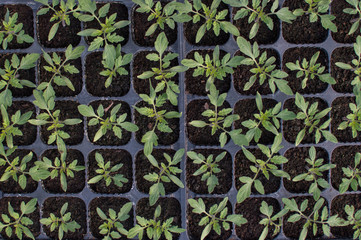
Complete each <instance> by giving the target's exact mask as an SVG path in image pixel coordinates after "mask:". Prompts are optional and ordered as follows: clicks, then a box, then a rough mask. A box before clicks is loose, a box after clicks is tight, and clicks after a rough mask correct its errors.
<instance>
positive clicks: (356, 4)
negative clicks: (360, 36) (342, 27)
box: [343, 0, 361, 35]
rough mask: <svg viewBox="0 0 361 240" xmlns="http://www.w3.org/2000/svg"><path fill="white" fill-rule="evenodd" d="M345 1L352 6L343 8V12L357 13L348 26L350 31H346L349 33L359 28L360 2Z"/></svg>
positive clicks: (360, 17) (356, 0) (355, 0)
mask: <svg viewBox="0 0 361 240" xmlns="http://www.w3.org/2000/svg"><path fill="white" fill-rule="evenodd" d="M346 2H347V3H348V4H350V5H351V6H352V7H353V8H345V9H343V12H344V13H347V14H351V15H354V14H358V17H357V18H356V19H352V21H351V22H352V26H351V28H350V31H349V32H348V34H349V35H351V34H353V33H354V32H356V30H357V29H358V28H359V26H360V20H361V9H360V8H361V2H360V1H358V0H346Z"/></svg>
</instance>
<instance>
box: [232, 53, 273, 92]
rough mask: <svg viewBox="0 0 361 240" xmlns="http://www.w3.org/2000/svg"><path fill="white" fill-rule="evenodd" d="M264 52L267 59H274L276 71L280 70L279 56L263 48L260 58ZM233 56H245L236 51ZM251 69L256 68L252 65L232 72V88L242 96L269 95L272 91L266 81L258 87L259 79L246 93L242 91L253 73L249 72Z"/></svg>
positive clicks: (239, 67) (241, 66)
mask: <svg viewBox="0 0 361 240" xmlns="http://www.w3.org/2000/svg"><path fill="white" fill-rule="evenodd" d="M264 51H266V52H267V57H268V58H270V57H275V58H276V61H275V62H274V65H276V69H280V56H279V54H278V52H277V51H276V50H275V49H271V48H263V49H262V48H261V49H260V56H261V55H262V53H263V52H264ZM234 55H235V56H245V55H243V54H242V53H241V52H240V51H237V52H236V53H235V54H234ZM252 68H256V66H255V65H252V66H247V65H240V66H238V67H237V68H236V69H235V70H234V73H233V84H234V88H235V89H236V90H237V91H238V92H239V93H240V94H242V95H256V93H257V92H259V93H260V94H261V95H267V94H271V93H272V91H271V89H270V88H269V85H268V81H267V80H265V82H264V83H263V84H262V85H260V84H259V77H258V78H257V80H256V81H255V83H254V84H253V85H252V87H251V88H250V89H249V90H247V91H245V90H244V86H245V85H246V83H247V82H248V81H249V79H250V78H251V76H252V75H253V73H251V72H250V70H251V69H252Z"/></svg>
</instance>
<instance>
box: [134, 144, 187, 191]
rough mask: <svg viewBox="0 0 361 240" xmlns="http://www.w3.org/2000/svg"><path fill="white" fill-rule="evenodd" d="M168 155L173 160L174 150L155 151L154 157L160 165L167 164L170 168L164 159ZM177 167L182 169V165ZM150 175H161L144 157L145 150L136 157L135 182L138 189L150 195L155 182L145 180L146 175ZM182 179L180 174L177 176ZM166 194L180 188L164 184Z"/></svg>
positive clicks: (171, 184)
mask: <svg viewBox="0 0 361 240" xmlns="http://www.w3.org/2000/svg"><path fill="white" fill-rule="evenodd" d="M164 153H166V154H168V155H169V156H170V157H171V158H173V157H174V154H175V151H174V150H173V149H153V152H152V156H153V157H154V158H155V159H156V160H157V161H158V163H159V165H160V163H164V164H166V166H168V162H167V160H166V159H165V158H164V156H163V154H164ZM177 167H178V168H180V163H178V164H177ZM150 173H158V174H159V173H160V170H159V169H158V168H156V167H154V166H153V165H152V164H151V163H150V162H149V160H148V158H147V157H146V156H145V155H144V153H143V150H141V151H139V152H138V153H137V155H136V156H135V181H136V183H137V189H138V190H139V191H140V192H143V193H147V194H148V193H149V189H150V187H151V186H152V185H153V184H154V182H149V181H147V180H145V179H144V176H145V175H148V174H150ZM176 176H177V177H178V178H180V174H177V175H176ZM163 185H164V188H165V193H166V194H169V193H173V192H175V191H177V190H178V189H179V187H178V186H177V185H176V184H174V183H173V182H168V183H167V182H163Z"/></svg>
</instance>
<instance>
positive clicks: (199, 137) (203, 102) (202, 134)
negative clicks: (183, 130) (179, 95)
mask: <svg viewBox="0 0 361 240" xmlns="http://www.w3.org/2000/svg"><path fill="white" fill-rule="evenodd" d="M229 107H230V105H229V103H228V102H227V101H225V102H224V103H223V105H222V106H221V107H219V108H218V110H222V109H224V108H229ZM207 109H212V110H214V106H213V105H212V104H211V103H210V101H209V100H208V99H197V100H193V101H191V102H190V103H188V106H187V110H186V111H187V116H186V122H187V125H186V127H187V137H188V139H189V141H191V142H192V143H193V144H196V145H219V135H220V134H221V131H220V130H218V131H217V132H216V133H215V134H214V135H212V129H211V127H210V126H205V127H203V128H199V127H194V126H192V125H190V124H189V123H190V122H191V121H193V120H201V121H205V122H206V123H208V122H209V121H208V119H209V118H208V117H204V116H202V115H201V114H202V113H203V112H204V111H205V110H207ZM229 130H230V128H229Z"/></svg>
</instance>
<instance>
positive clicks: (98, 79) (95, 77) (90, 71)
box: [85, 52, 130, 97]
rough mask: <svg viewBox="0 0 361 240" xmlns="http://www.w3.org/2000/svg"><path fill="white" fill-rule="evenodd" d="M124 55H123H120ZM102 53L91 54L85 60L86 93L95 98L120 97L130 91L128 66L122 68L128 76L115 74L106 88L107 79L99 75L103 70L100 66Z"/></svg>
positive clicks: (101, 65)
mask: <svg viewBox="0 0 361 240" xmlns="http://www.w3.org/2000/svg"><path fill="white" fill-rule="evenodd" d="M122 54H124V53H122ZM102 55H103V52H92V53H90V54H88V55H87V56H86V59H85V87H86V90H87V91H88V93H90V94H91V95H93V96H96V97H121V96H124V95H125V94H127V93H128V92H129V89H130V64H128V65H126V66H124V68H125V70H127V71H128V73H129V74H128V75H119V74H117V75H116V76H115V77H113V79H112V83H111V85H110V86H109V87H108V88H106V87H105V81H106V80H107V77H104V76H102V75H100V74H99V73H100V72H101V71H103V70H104V69H105V68H104V66H103V64H102Z"/></svg>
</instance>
